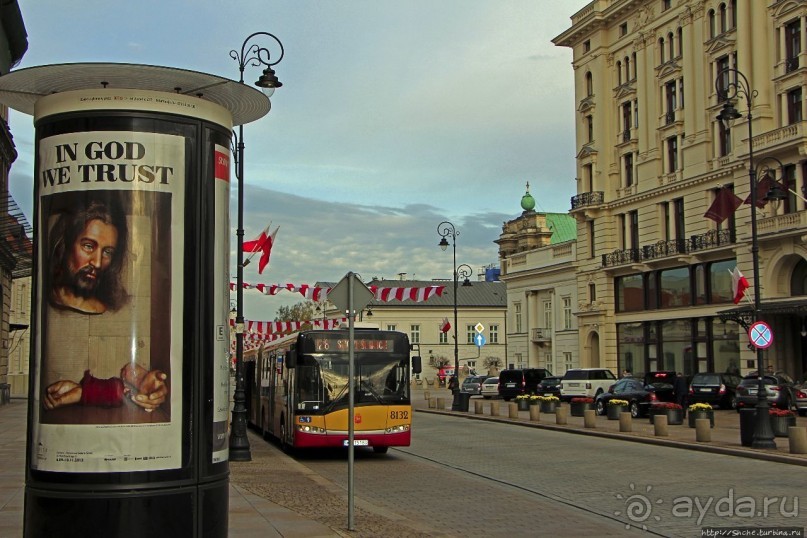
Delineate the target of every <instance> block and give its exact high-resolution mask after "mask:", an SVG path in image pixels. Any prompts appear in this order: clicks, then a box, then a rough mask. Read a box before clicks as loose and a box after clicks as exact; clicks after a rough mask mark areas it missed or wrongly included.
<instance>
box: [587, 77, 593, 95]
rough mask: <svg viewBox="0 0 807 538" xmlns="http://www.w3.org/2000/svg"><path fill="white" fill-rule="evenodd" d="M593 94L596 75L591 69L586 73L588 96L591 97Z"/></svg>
mask: <svg viewBox="0 0 807 538" xmlns="http://www.w3.org/2000/svg"><path fill="white" fill-rule="evenodd" d="M592 95H594V75H592V74H591V71H589V72H588V73H586V96H587V97H591V96H592Z"/></svg>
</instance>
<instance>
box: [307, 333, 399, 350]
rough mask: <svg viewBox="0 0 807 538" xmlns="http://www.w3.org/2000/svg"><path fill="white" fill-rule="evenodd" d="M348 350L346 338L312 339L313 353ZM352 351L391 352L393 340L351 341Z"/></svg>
mask: <svg viewBox="0 0 807 538" xmlns="http://www.w3.org/2000/svg"><path fill="white" fill-rule="evenodd" d="M349 349H350V340H349V339H347V338H327V337H323V336H318V337H316V338H314V351H315V352H319V353H322V352H328V351H331V352H345V353H347V352H348V351H349ZM353 350H354V351H392V350H393V340H392V339H381V338H362V339H360V340H359V339H354V340H353Z"/></svg>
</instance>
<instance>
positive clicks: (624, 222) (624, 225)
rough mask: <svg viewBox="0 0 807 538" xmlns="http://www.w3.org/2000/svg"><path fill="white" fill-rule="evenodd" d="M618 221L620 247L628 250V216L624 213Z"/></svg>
mask: <svg viewBox="0 0 807 538" xmlns="http://www.w3.org/2000/svg"><path fill="white" fill-rule="evenodd" d="M616 220H617V225H618V226H619V247H620V248H622V249H626V248H628V216H627V215H626V214H624V213H623V214H621V215H617V216H616Z"/></svg>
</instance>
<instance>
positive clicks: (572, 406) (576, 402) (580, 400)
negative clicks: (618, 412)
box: [569, 397, 594, 417]
mask: <svg viewBox="0 0 807 538" xmlns="http://www.w3.org/2000/svg"><path fill="white" fill-rule="evenodd" d="M586 409H594V398H587V397H577V398H572V400H571V402H569V414H570V415H572V416H573V417H582V416H584V415H585V411H586Z"/></svg>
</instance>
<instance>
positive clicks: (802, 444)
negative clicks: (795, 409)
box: [787, 426, 807, 454]
mask: <svg viewBox="0 0 807 538" xmlns="http://www.w3.org/2000/svg"><path fill="white" fill-rule="evenodd" d="M787 437H788V440H789V442H790V453H791V454H807V428H805V427H804V426H790V427H789V428H788V429H787Z"/></svg>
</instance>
